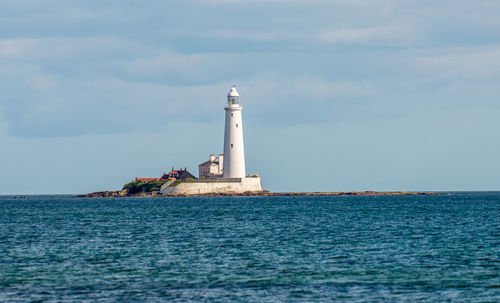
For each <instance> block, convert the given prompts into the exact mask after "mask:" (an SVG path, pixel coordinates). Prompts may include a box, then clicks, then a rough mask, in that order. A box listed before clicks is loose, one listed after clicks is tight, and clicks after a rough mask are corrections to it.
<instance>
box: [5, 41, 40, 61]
mask: <svg viewBox="0 0 500 303" xmlns="http://www.w3.org/2000/svg"><path fill="white" fill-rule="evenodd" d="M37 44H38V41H37V40H36V39H23V38H16V39H3V40H0V58H11V57H22V56H25V55H27V54H30V53H33V51H34V50H35V49H36V47H37Z"/></svg>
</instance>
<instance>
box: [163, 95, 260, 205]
mask: <svg viewBox="0 0 500 303" xmlns="http://www.w3.org/2000/svg"><path fill="white" fill-rule="evenodd" d="M224 109H225V111H226V125H225V130H224V154H220V155H219V156H218V157H217V156H216V155H215V154H211V155H210V158H209V160H208V161H205V162H203V163H201V164H200V165H198V169H199V173H200V175H199V176H200V178H199V179H198V180H194V179H190V180H189V181H179V182H167V183H165V184H163V185H162V187H161V189H160V192H161V193H162V194H168V195H202V194H248V193H261V192H263V190H262V184H261V182H260V177H259V175H257V174H249V175H248V176H247V174H246V171H245V149H244V148H243V123H242V119H241V110H242V107H241V104H240V95H239V94H238V92H237V91H236V87H235V86H234V85H233V87H232V88H231V90H230V91H229V94H228V95H227V104H226V106H225V107H224Z"/></svg>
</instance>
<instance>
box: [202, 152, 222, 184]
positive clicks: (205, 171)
mask: <svg viewBox="0 0 500 303" xmlns="http://www.w3.org/2000/svg"><path fill="white" fill-rule="evenodd" d="M223 163H224V155H223V154H220V155H219V156H218V157H216V156H215V155H214V154H211V155H210V158H209V160H208V161H205V162H203V163H201V164H200V165H198V173H199V175H200V179H203V178H217V177H222V169H223V167H224V165H223Z"/></svg>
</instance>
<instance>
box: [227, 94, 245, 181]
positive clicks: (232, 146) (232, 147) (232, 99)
mask: <svg viewBox="0 0 500 303" xmlns="http://www.w3.org/2000/svg"><path fill="white" fill-rule="evenodd" d="M224 109H225V110H226V126H225V131H224V163H223V177H224V178H245V176H246V172H245V150H244V148H243V124H242V119H241V110H242V107H241V104H240V95H239V94H238V92H237V91H236V87H235V86H233V87H232V88H231V90H230V91H229V94H228V95H227V105H226V106H225V108H224Z"/></svg>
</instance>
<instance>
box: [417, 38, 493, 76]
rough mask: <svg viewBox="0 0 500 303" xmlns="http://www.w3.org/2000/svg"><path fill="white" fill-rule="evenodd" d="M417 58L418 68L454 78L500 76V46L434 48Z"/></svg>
mask: <svg viewBox="0 0 500 303" xmlns="http://www.w3.org/2000/svg"><path fill="white" fill-rule="evenodd" d="M431 52H432V53H431V54H427V55H422V56H420V57H418V58H416V60H415V65H416V67H417V68H418V69H420V70H424V71H427V72H430V73H432V74H434V75H436V74H439V75H440V76H441V77H445V78H453V79H461V80H463V79H470V80H472V79H476V80H479V79H487V78H491V77H499V76H500V47H499V46H483V47H454V48H441V49H437V50H432V51H431Z"/></svg>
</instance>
